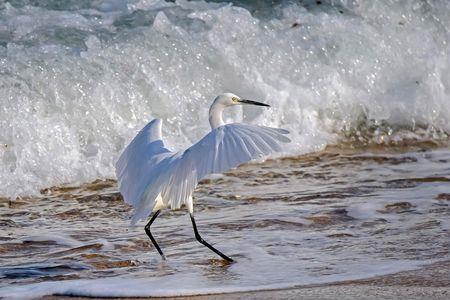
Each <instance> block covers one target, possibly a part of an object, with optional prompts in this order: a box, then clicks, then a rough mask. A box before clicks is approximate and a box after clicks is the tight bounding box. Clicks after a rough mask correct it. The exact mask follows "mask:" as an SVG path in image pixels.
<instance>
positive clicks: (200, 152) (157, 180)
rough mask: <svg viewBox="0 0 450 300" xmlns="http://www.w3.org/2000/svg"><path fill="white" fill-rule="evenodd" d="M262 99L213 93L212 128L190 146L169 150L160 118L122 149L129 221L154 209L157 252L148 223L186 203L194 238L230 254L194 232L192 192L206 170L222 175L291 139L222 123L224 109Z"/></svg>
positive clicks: (121, 180)
mask: <svg viewBox="0 0 450 300" xmlns="http://www.w3.org/2000/svg"><path fill="white" fill-rule="evenodd" d="M242 104H250V105H258V106H269V105H267V104H264V103H260V102H256V101H251V100H245V99H241V98H240V97H238V96H236V95H234V94H231V93H225V94H222V95H220V96H217V97H216V98H215V100H214V102H213V103H212V105H211V107H210V109H209V123H210V125H211V131H210V132H209V133H208V134H207V135H206V136H204V137H203V138H202V139H201V140H200V141H199V142H197V143H196V144H194V145H192V146H191V147H190V148H188V149H186V150H184V151H180V152H172V151H170V150H169V149H167V148H166V147H165V145H164V142H163V140H162V136H161V124H162V121H161V120H160V119H154V120H153V121H151V122H150V123H148V124H147V125H146V126H145V127H144V128H143V129H142V130H141V131H140V132H139V133H138V135H137V136H136V137H135V138H134V139H133V140H132V141H131V143H130V144H129V145H128V146H127V147H126V148H125V150H124V151H123V152H122V154H121V156H120V157H119V159H118V161H117V163H116V175H117V179H118V184H119V190H120V192H121V193H122V196H123V198H124V200H125V202H126V203H128V204H131V205H132V206H133V208H134V215H133V217H132V224H134V223H136V222H137V221H138V220H139V219H145V218H147V217H148V216H149V215H150V214H151V213H152V212H153V214H152V216H151V219H150V221H149V222H148V223H147V225H146V226H145V232H146V233H147V235H148V237H149V238H150V240H151V241H152V243H153V245H154V246H155V248H156V249H157V250H158V252H159V254H160V255H161V256H162V258H163V259H165V256H164V254H163V252H162V251H161V248H160V247H159V245H158V243H157V242H156V240H155V239H154V238H153V236H152V234H151V232H150V226H151V224H152V223H153V221H154V220H155V219H156V217H157V216H158V215H159V213H160V212H161V209H163V208H171V209H178V208H180V207H181V206H182V205H185V206H186V207H187V208H188V210H189V214H190V217H191V221H192V225H193V228H194V233H195V237H196V239H197V240H198V241H199V242H200V243H202V244H203V245H205V246H206V247H208V248H209V249H211V250H212V251H214V252H215V253H216V254H218V255H219V256H221V257H222V258H223V259H225V260H227V261H230V262H231V261H233V260H232V259H231V258H229V257H228V256H226V255H225V254H223V253H221V252H220V251H218V250H217V249H215V248H214V247H212V246H211V245H210V244H208V243H207V242H206V241H204V240H203V239H202V238H201V237H200V234H199V233H198V231H197V226H196V224H195V219H194V208H193V200H192V193H193V192H194V189H195V188H196V186H197V184H198V181H199V180H200V179H202V178H203V177H205V176H206V175H207V174H212V173H221V172H224V171H226V170H229V169H231V168H235V167H237V166H239V165H241V164H243V163H245V162H248V161H250V160H252V159H257V158H262V157H264V156H267V155H269V154H271V153H274V152H281V151H282V147H281V143H288V142H290V139H289V138H287V137H286V136H285V135H286V134H288V133H289V132H288V131H287V130H284V129H279V128H271V127H263V126H255V125H249V124H240V123H232V124H225V123H224V121H223V119H222V112H223V110H224V109H225V108H227V107H231V106H235V105H242Z"/></svg>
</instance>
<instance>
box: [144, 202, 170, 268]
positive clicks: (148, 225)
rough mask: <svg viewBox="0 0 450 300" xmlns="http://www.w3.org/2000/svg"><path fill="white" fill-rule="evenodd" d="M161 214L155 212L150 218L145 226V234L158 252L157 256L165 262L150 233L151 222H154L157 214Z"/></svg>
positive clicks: (158, 211)
mask: <svg viewBox="0 0 450 300" xmlns="http://www.w3.org/2000/svg"><path fill="white" fill-rule="evenodd" d="M160 212H161V210H157V211H155V212H154V213H153V216H152V218H151V219H150V221H149V222H148V223H147V225H145V233H146V234H147V235H148V237H149V238H150V240H151V241H152V243H153V245H154V246H155V248H156V250H158V252H159V254H160V255H161V257H162V258H163V259H164V260H166V257H165V256H164V254H163V252H162V251H161V248H159V245H158V243H157V242H156V240H155V239H154V238H153V235H152V233H151V232H150V226H151V225H152V223H153V221H155V219H156V217H157V216H158V215H159V213H160Z"/></svg>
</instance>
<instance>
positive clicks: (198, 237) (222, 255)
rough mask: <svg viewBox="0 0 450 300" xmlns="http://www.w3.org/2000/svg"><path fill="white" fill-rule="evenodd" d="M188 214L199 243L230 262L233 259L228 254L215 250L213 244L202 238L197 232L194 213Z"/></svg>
mask: <svg viewBox="0 0 450 300" xmlns="http://www.w3.org/2000/svg"><path fill="white" fill-rule="evenodd" d="M190 216H191V221H192V226H193V227H194V232H195V238H196V239H197V241H199V242H200V243H202V244H203V245H205V246H206V247H208V248H209V249H211V250H212V251H214V252H215V253H216V254H218V255H219V256H220V257H222V258H223V259H225V260H226V261H229V262H232V261H233V260H232V259H231V258H229V257H228V256H226V255H225V254H223V253H222V252H220V251H219V250H217V249H216V248H214V247H213V246H211V245H210V244H208V243H207V242H206V241H205V240H203V239H202V237H201V236H200V234H199V233H198V230H197V225H196V224H195V219H194V215H193V214H190Z"/></svg>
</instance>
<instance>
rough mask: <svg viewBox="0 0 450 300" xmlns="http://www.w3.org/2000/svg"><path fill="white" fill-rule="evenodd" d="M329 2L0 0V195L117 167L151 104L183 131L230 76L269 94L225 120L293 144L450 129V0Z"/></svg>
mask: <svg viewBox="0 0 450 300" xmlns="http://www.w3.org/2000/svg"><path fill="white" fill-rule="evenodd" d="M323 2H324V3H323V4H322V5H316V4H315V2H313V1H309V2H308V1H305V4H298V3H292V2H290V1H279V2H277V3H276V4H274V5H262V4H255V3H252V2H249V1H242V2H238V3H236V5H232V4H227V3H216V2H215V3H208V2H203V1H198V2H187V1H175V2H165V1H157V0H155V1H153V0H141V1H120V0H110V1H81V2H79V1H64V2H60V1H59V2H58V1H40V2H36V1H26V0H23V1H9V2H6V3H3V4H0V95H1V97H0V104H1V109H0V126H1V128H2V130H1V131H0V166H1V168H0V182H1V185H0V186H1V187H0V195H3V196H9V197H15V196H17V195H28V194H35V193H36V192H37V191H38V190H39V188H42V187H48V186H51V185H57V184H61V183H64V182H85V181H87V180H92V179H95V178H105V177H109V176H112V174H113V162H114V161H115V159H116V158H117V156H118V154H119V152H120V151H121V149H123V147H124V145H125V144H126V143H127V142H128V141H129V140H130V139H131V137H132V136H133V135H134V134H135V133H136V131H137V130H139V129H140V128H141V127H142V126H143V125H144V124H145V123H146V122H147V121H149V120H150V119H152V118H162V119H164V121H165V123H164V129H163V131H164V135H165V136H166V137H167V140H168V144H169V145H171V146H173V147H175V148H177V147H179V148H181V147H185V146H187V145H189V144H190V143H192V142H194V141H196V140H197V139H199V138H200V137H201V136H202V135H203V134H205V133H206V132H207V131H208V130H209V128H208V122H207V119H206V115H207V110H208V106H209V104H210V102H211V100H212V99H213V97H214V96H215V95H216V94H219V93H221V92H224V91H231V92H234V93H236V94H239V95H242V96H245V97H246V98H254V99H256V100H260V101H265V102H268V103H270V104H271V105H272V109H271V110H251V111H250V110H249V111H246V110H244V111H243V110H239V109H236V110H234V111H232V112H230V113H229V115H228V121H242V120H244V121H246V122H252V123H255V124H264V125H269V126H279V127H283V128H287V129H289V130H291V132H292V138H293V143H292V144H291V146H290V148H289V149H287V150H286V151H287V153H291V154H300V153H307V152H311V151H315V150H319V149H322V148H324V146H325V145H327V144H332V143H338V142H339V141H341V140H351V141H359V142H363V143H382V144H389V143H398V142H401V141H403V140H411V139H413V140H431V141H439V140H442V139H446V138H447V135H448V132H450V125H449V124H450V105H449V96H450V75H449V74H450V62H449V60H448V57H449V56H450V47H449V45H448V43H449V38H450V34H449V32H450V30H449V29H450V3H449V2H448V1H433V2H432V3H427V2H423V1H409V2H408V3H407V4H405V3H398V4H392V3H387V1H376V2H373V1H352V2H349V1H323ZM36 3H37V4H36ZM32 4H33V5H36V6H32Z"/></svg>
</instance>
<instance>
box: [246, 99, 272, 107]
mask: <svg viewBox="0 0 450 300" xmlns="http://www.w3.org/2000/svg"><path fill="white" fill-rule="evenodd" d="M238 102H239V103H242V104H250V105H257V106H267V107H270V105H269V104H265V103H261V102H257V101H253V100H247V99H239V100H238Z"/></svg>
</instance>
